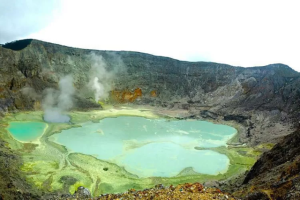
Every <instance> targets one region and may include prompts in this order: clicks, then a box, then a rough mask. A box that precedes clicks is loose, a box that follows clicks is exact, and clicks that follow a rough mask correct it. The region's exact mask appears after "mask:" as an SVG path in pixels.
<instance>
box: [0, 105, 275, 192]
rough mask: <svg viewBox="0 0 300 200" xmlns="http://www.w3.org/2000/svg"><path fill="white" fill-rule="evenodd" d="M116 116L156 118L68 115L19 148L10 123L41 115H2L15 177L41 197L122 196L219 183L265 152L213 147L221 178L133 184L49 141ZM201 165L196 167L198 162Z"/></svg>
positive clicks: (108, 166) (195, 176)
mask: <svg viewBox="0 0 300 200" xmlns="http://www.w3.org/2000/svg"><path fill="white" fill-rule="evenodd" d="M120 115H130V116H143V117H148V118H158V116H157V115H155V114H153V113H152V112H151V111H150V110H136V109H125V108H122V109H120V110H117V109H110V110H104V111H89V112H71V113H70V116H71V119H72V123H70V124H54V123H48V127H47V129H46V130H45V132H44V134H43V135H42V136H41V137H40V138H39V139H38V140H37V141H34V142H33V143H21V142H19V141H16V140H14V139H13V137H12V136H11V135H10V133H9V132H8V131H7V130H6V127H7V126H8V123H9V122H11V121H40V122H41V121H43V119H42V112H40V111H36V112H22V113H17V114H8V115H7V116H6V117H5V118H4V119H3V120H2V121H1V122H0V137H1V138H2V139H4V140H5V141H6V142H7V143H8V145H9V146H10V147H11V148H12V149H15V150H18V151H19V152H20V154H21V155H22V158H23V163H24V164H23V165H22V166H21V171H22V172H23V173H24V174H25V175H26V178H27V181H28V182H29V183H31V184H33V185H35V186H36V187H37V188H39V189H41V190H43V191H64V192H67V191H68V192H71V193H74V191H75V190H76V188H77V187H78V186H84V187H86V188H88V189H89V190H90V191H91V193H92V194H93V195H99V194H101V193H113V192H124V191H126V190H128V189H130V188H134V189H143V188H149V187H153V186H154V185H156V184H164V185H171V184H172V185H177V184H181V183H185V182H205V181H209V180H222V179H226V178H228V177H230V176H233V175H235V174H237V173H242V172H244V171H246V170H249V169H250V167H251V166H252V165H253V164H254V162H255V161H256V159H257V156H258V155H259V154H260V150H259V149H261V148H267V147H270V145H269V144H266V145H264V146H262V147H257V149H252V148H248V147H237V148H226V147H218V148H211V150H214V151H217V152H219V153H222V154H225V155H227V156H228V158H229V159H230V165H229V168H228V170H227V171H226V172H225V173H223V174H218V175H205V174H199V173H197V172H194V171H193V170H192V169H191V168H187V169H185V170H183V171H182V172H181V173H180V174H179V175H178V176H175V177H171V178H163V177H151V178H138V177H137V176H136V175H134V174H131V173H129V172H127V171H126V170H124V168H122V167H119V166H117V165H116V164H113V163H109V162H106V161H102V160H99V159H96V158H95V157H93V156H90V155H83V154H79V153H70V152H68V151H67V149H66V148H65V147H63V146H61V145H59V144H56V143H54V142H52V141H49V139H48V137H49V136H50V135H53V134H57V133H59V132H60V131H62V130H64V129H70V128H72V127H76V126H80V123H82V122H86V121H95V122H97V121H98V120H99V119H102V118H105V117H117V116H120ZM199 162H201V161H199Z"/></svg>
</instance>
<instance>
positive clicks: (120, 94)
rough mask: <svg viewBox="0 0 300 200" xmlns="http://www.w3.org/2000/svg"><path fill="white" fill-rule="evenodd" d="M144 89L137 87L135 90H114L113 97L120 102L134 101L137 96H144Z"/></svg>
mask: <svg viewBox="0 0 300 200" xmlns="http://www.w3.org/2000/svg"><path fill="white" fill-rule="evenodd" d="M142 95H143V93H142V89H141V88H136V89H135V90H134V91H133V92H131V91H129V90H113V91H112V92H111V96H112V99H113V100H115V101H117V102H119V103H127V102H134V101H135V100H136V99H137V98H139V97H142Z"/></svg>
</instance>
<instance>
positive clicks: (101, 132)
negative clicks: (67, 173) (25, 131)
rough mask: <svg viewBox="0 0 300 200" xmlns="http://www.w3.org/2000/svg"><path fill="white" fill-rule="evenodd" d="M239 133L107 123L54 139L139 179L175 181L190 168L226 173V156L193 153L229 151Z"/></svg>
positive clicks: (200, 124) (187, 124)
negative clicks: (228, 145) (216, 149)
mask: <svg viewBox="0 0 300 200" xmlns="http://www.w3.org/2000/svg"><path fill="white" fill-rule="evenodd" d="M235 133H236V129H234V128H232V127H229V126H225V125H217V124H213V123H210V122H205V121H196V120H175V121H168V120H165V119H146V118H143V117H128V116H123V117H116V118H105V119H103V120H100V122H99V123H92V122H87V123H83V124H82V127H76V128H72V129H69V130H63V131H62V132H61V133H59V134H55V135H53V136H51V137H50V139H51V140H53V141H55V142H57V143H59V144H62V145H64V146H66V147H67V148H68V149H69V150H71V151H74V152H80V153H84V154H89V155H93V156H96V157H97V158H99V159H101V160H106V161H109V162H113V163H116V164H118V165H119V166H123V167H124V168H125V169H126V170H127V171H129V172H131V173H133V174H137V175H138V176H139V177H151V176H161V177H171V176H175V175H177V174H178V173H180V172H181V171H182V170H183V169H185V168H187V167H192V168H193V169H194V171H196V172H199V173H204V174H218V173H223V172H225V171H226V170H227V168H228V164H229V159H228V158H227V156H225V155H223V154H220V153H217V152H214V151H211V150H201V151H200V150H195V149H194V147H196V146H197V147H218V146H224V145H226V142H227V141H228V139H230V138H231V137H232V136H233V135H234V134H235Z"/></svg>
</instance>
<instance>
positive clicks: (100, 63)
mask: <svg viewBox="0 0 300 200" xmlns="http://www.w3.org/2000/svg"><path fill="white" fill-rule="evenodd" d="M89 57H90V59H91V61H92V66H91V69H90V71H89V83H88V88H90V89H91V90H92V91H93V93H94V98H95V101H96V102H98V101H99V100H100V99H106V98H107V97H108V95H109V91H110V90H111V88H112V84H113V79H114V76H115V71H114V68H113V69H111V70H110V71H108V66H107V64H106V62H105V61H104V59H103V58H102V56H97V55H95V54H91V55H90V56H89Z"/></svg>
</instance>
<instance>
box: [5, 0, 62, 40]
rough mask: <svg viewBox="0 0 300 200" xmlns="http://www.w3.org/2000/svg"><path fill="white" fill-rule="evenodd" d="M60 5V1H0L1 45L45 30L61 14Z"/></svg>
mask: <svg viewBox="0 0 300 200" xmlns="http://www.w3.org/2000/svg"><path fill="white" fill-rule="evenodd" d="M60 4H61V2H60V1H59V0H47V1H36V0H14V1H11V0H0V10H1V12H0V26H1V28H0V43H1V44H3V43H6V42H11V41H13V40H17V39H21V38H23V37H27V36H28V35H29V34H31V33H34V32H37V31H39V30H41V29H43V28H44V27H46V26H47V25H48V24H49V23H50V22H51V21H52V20H53V19H54V18H55V15H56V14H58V13H59V9H60V7H61V6H60Z"/></svg>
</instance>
